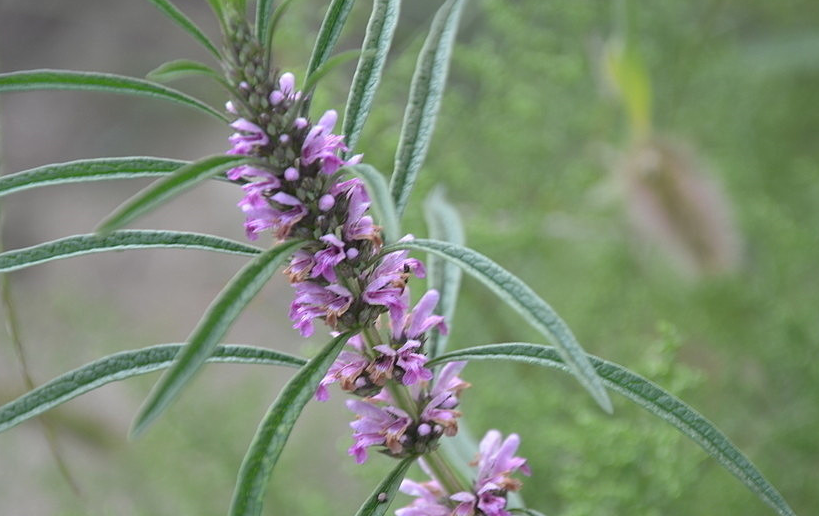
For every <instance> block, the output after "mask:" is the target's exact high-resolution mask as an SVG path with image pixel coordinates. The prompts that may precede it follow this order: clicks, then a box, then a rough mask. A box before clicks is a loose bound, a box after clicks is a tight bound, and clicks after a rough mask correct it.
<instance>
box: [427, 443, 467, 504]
mask: <svg viewBox="0 0 819 516" xmlns="http://www.w3.org/2000/svg"><path fill="white" fill-rule="evenodd" d="M423 459H424V461H426V463H427V466H429V469H430V471H432V476H434V477H435V479H436V480H437V481H438V483H440V484H441V487H442V488H444V491H446V492H447V493H449V494H450V495H453V494H455V493H459V492H461V491H467V492H471V491H472V486H471V485H470V484H469V482H467V480H466V479H465V478H463V477H462V476H461V475H459V474H458V472H457V471H456V470H455V468H453V467H452V466H451V465H450V463H449V461H447V460H446V457H444V456H443V455H442V454H441V453H440V452H439V451H438V450H435V451H431V452H428V453H426V454H425V455H424V456H423Z"/></svg>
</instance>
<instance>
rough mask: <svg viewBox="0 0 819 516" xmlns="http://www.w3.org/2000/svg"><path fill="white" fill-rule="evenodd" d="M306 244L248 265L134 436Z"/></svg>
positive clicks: (199, 329) (165, 378)
mask: <svg viewBox="0 0 819 516" xmlns="http://www.w3.org/2000/svg"><path fill="white" fill-rule="evenodd" d="M302 245H304V242H303V241H301V240H292V241H289V242H285V243H283V244H280V245H277V246H276V247H274V248H272V249H269V250H267V251H265V252H264V253H262V254H261V255H259V256H258V257H257V258H256V259H254V260H253V261H252V262H250V263H248V264H247V265H246V266H245V267H244V268H242V270H240V271H239V272H238V273H237V274H236V276H234V277H233V279H232V280H231V281H230V283H228V284H227V285H226V286H225V288H224V289H223V290H222V292H220V293H219V295H218V296H217V297H216V299H215V300H214V301H213V303H212V304H211V305H210V307H208V310H207V312H206V313H205V315H203V316H202V319H200V321H199V324H198V325H197V326H196V328H195V329H194V330H193V332H192V333H191V335H190V337H188V343H187V345H186V346H185V347H184V349H183V350H182V352H181V353H180V354H179V357H178V358H177V360H176V362H175V363H174V365H173V366H172V367H171V368H170V369H169V370H168V371H166V372H165V373H164V374H163V375H162V377H161V378H160V379H159V381H158V382H157V384H156V385H155V386H154V388H153V390H152V391H151V394H150V395H149V396H148V399H147V400H146V401H145V403H144V404H143V406H142V408H141V409H140V411H139V414H138V415H137V417H136V419H135V420H134V425H133V427H132V429H131V435H132V436H137V435H139V434H140V433H141V432H143V431H144V430H145V429H146V428H147V427H148V425H150V424H151V422H153V421H154V420H155V419H156V418H157V417H159V415H160V414H161V413H162V412H163V411H164V410H165V409H166V408H167V407H168V405H169V404H170V403H171V401H173V400H174V399H175V398H176V397H177V396H178V395H179V393H180V392H181V390H182V388H183V387H184V386H185V385H186V384H187V383H188V382H189V381H190V380H191V378H193V375H194V374H196V372H197V371H199V369H200V368H201V367H202V364H204V363H205V360H207V359H208V357H210V356H211V355H212V354H213V350H214V349H216V346H217V345H218V344H219V341H221V340H222V337H224V336H225V334H226V333H227V331H228V329H230V327H231V325H232V324H233V322H234V321H235V320H236V318H237V317H238V316H239V314H240V313H241V312H242V310H244V309H245V307H246V306H247V304H248V303H249V302H250V301H251V300H252V299H253V298H254V297H255V296H256V294H258V293H259V291H260V290H261V289H262V287H263V286H264V285H265V284H266V283H267V281H268V280H269V279H270V277H271V276H272V275H273V273H274V272H276V269H278V268H279V266H281V264H282V263H284V261H285V260H287V258H289V256H290V255H291V254H292V253H293V252H294V251H295V250H297V249H298V248H299V247H301V246H302Z"/></svg>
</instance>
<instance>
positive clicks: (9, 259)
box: [0, 229, 262, 272]
mask: <svg viewBox="0 0 819 516" xmlns="http://www.w3.org/2000/svg"><path fill="white" fill-rule="evenodd" d="M151 248H185V249H203V250H206V251H218V252H220V253H229V254H241V255H245V256H254V255H257V254H259V253H261V252H262V250H261V249H259V248H258V247H253V246H250V245H247V244H243V243H241V242H236V241H234V240H228V239H225V238H220V237H217V236H213V235H205V234H201V233H187V232H182V231H151V230H139V229H134V230H124V231H115V232H113V233H111V234H109V235H106V236H100V235H97V234H87V235H74V236H70V237H65V238H60V239H58V240H52V241H51V242H45V243H43V244H38V245H34V246H31V247H24V248H22V249H12V250H10V251H6V252H4V253H0V272H10V271H14V270H17V269H24V268H26V267H31V266H32V265H39V264H41V263H45V262H50V261H52V260H60V259H62V258H71V257H74V256H81V255H84V254H91V253H101V252H105V251H125V250H127V249H151Z"/></svg>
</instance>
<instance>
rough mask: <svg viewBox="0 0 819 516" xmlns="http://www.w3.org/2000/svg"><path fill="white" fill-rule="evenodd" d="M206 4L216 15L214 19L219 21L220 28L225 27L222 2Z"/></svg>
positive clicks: (209, 1)
mask: <svg viewBox="0 0 819 516" xmlns="http://www.w3.org/2000/svg"><path fill="white" fill-rule="evenodd" d="M207 2H208V4H209V5H210V8H211V10H212V11H213V14H215V15H216V19H217V20H219V25H220V26H221V27H224V26H225V10H224V9H223V8H222V0H207Z"/></svg>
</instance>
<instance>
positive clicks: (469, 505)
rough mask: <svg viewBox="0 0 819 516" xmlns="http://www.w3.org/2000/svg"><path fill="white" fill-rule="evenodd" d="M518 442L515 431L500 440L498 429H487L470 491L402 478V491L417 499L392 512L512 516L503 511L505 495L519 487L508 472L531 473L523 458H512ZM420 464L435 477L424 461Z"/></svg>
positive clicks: (426, 515)
mask: <svg viewBox="0 0 819 516" xmlns="http://www.w3.org/2000/svg"><path fill="white" fill-rule="evenodd" d="M519 445H520V438H519V437H518V436H517V434H511V435H509V436H508V437H507V438H506V439H505V440H503V439H502V436H501V433H500V432H498V431H497V430H490V431H489V432H487V434H486V436H485V437H484V438H483V440H481V443H480V446H479V450H478V459H477V461H476V463H477V466H478V474H477V477H476V478H475V482H474V483H473V485H472V490H471V491H461V492H458V493H447V492H446V491H445V490H444V489H443V487H441V484H440V483H439V482H438V481H437V480H430V481H428V482H423V483H419V482H414V481H412V480H409V479H405V480H404V481H403V482H402V483H401V491H402V492H404V493H406V494H408V495H410V496H415V497H416V499H415V500H414V501H413V502H412V503H411V504H410V505H408V506H407V507H404V508H402V509H398V510H397V511H395V514H396V516H478V515H481V516H511V513H510V512H509V511H507V510H506V494H507V493H508V492H509V491H517V490H518V489H520V487H521V482H520V481H519V480H516V479H513V478H510V475H512V474H513V473H515V472H516V471H520V472H521V473H523V474H524V475H529V474H531V471H530V470H529V466H528V465H527V464H526V459H524V458H522V457H515V452H516V451H517V449H518V446H519ZM421 466H422V467H423V468H424V471H425V472H426V473H427V474H428V475H429V476H430V477H433V478H434V476H433V474H432V473H431V472H430V471H429V468H427V467H426V466H425V464H424V462H423V460H422V461H421Z"/></svg>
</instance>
